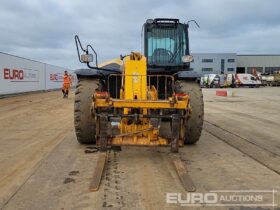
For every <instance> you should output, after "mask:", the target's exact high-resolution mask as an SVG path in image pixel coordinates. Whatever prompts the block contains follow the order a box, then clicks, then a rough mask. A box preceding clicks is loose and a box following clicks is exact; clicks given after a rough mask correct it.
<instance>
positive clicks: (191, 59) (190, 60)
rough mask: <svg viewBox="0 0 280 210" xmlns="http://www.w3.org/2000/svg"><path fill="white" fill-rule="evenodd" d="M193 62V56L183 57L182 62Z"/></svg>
mask: <svg viewBox="0 0 280 210" xmlns="http://www.w3.org/2000/svg"><path fill="white" fill-rule="evenodd" d="M192 61H193V56H192V55H183V57H182V62H183V63H190V62H192Z"/></svg>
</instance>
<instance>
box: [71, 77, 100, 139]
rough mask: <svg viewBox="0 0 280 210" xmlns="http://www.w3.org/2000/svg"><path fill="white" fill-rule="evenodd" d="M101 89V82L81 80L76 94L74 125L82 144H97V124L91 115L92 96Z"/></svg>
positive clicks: (88, 79) (89, 79) (87, 79)
mask: <svg viewBox="0 0 280 210" xmlns="http://www.w3.org/2000/svg"><path fill="white" fill-rule="evenodd" d="M98 88H99V80H98V79H92V78H80V79H79V81H78V84H77V87H76V92H75V104H74V125H75V131H76V136H77V140H78V142H79V143H81V144H95V142H96V140H95V132H96V122H95V119H94V118H93V116H92V114H91V103H92V94H93V92H94V91H95V90H96V89H98Z"/></svg>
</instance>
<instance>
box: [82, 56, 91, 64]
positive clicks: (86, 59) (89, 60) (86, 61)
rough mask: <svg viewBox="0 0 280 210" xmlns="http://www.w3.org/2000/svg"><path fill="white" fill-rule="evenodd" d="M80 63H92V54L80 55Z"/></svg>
mask: <svg viewBox="0 0 280 210" xmlns="http://www.w3.org/2000/svg"><path fill="white" fill-rule="evenodd" d="M81 61H82V62H83V63H90V62H92V61H93V54H83V55H81Z"/></svg>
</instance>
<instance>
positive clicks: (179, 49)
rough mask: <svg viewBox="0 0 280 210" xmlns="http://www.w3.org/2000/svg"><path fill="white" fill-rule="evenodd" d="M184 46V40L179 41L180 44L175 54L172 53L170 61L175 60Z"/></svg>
mask: <svg viewBox="0 0 280 210" xmlns="http://www.w3.org/2000/svg"><path fill="white" fill-rule="evenodd" d="M182 46H183V42H180V43H179V46H178V47H177V48H176V50H175V52H174V54H173V55H172V57H171V58H170V59H169V61H168V63H173V61H174V60H175V58H176V57H177V55H178V53H179V52H180V51H181V48H182Z"/></svg>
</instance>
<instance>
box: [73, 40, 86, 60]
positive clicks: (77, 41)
mask: <svg viewBox="0 0 280 210" xmlns="http://www.w3.org/2000/svg"><path fill="white" fill-rule="evenodd" d="M75 43H76V48H77V53H78V59H79V61H80V62H81V63H83V62H82V61H81V57H80V49H79V48H81V50H82V51H84V52H86V50H85V49H84V48H83V46H82V44H81V41H80V38H79V36H78V35H75ZM86 53H87V52H86Z"/></svg>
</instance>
